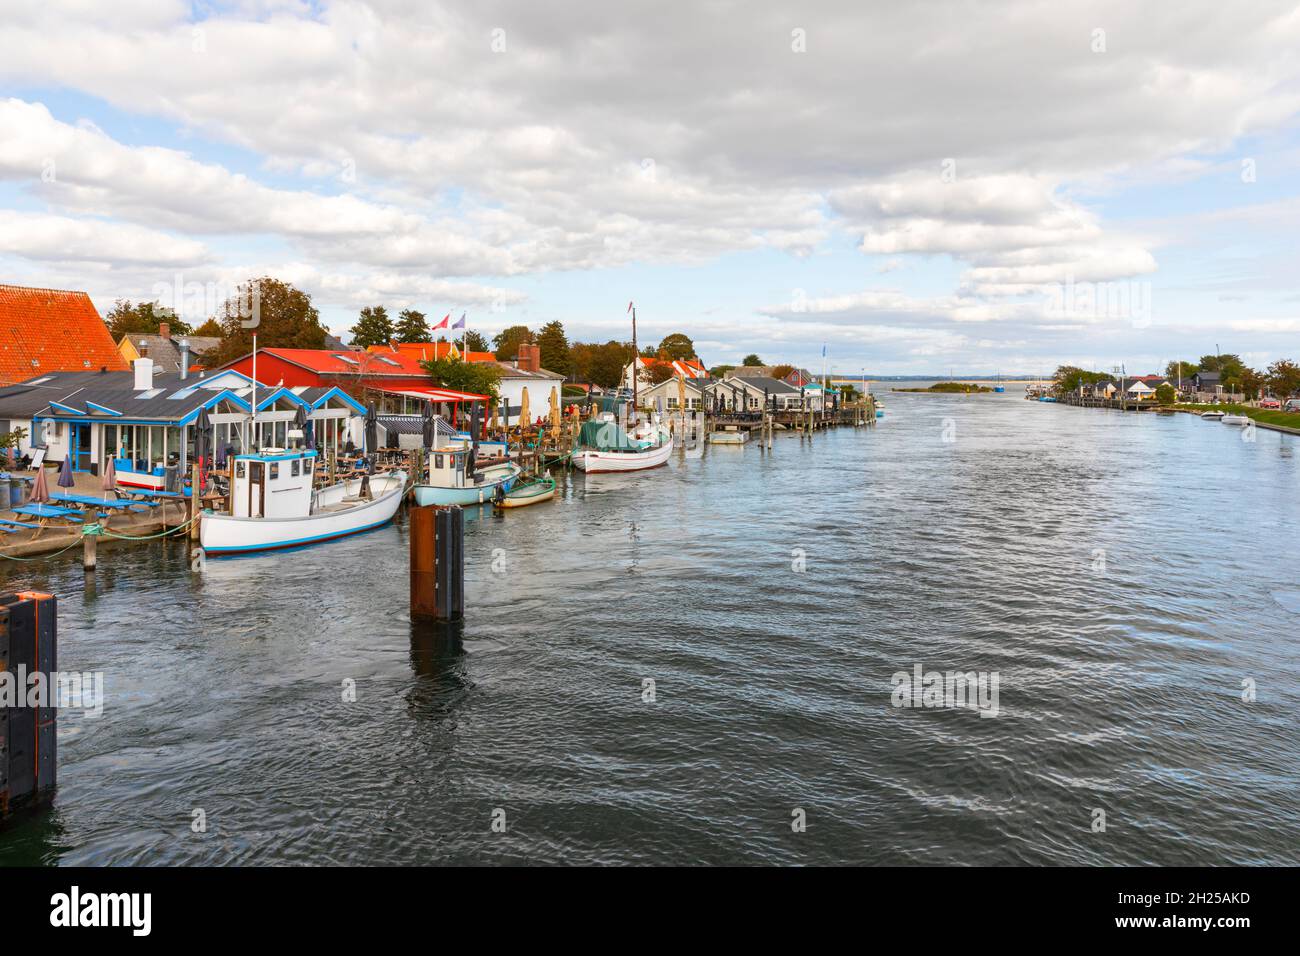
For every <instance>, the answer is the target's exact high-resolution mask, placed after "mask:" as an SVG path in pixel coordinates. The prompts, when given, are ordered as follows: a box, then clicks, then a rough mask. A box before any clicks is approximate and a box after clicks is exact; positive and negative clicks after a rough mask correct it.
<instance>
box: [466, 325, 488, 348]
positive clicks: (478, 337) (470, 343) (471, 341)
mask: <svg viewBox="0 0 1300 956" xmlns="http://www.w3.org/2000/svg"><path fill="white" fill-rule="evenodd" d="M465 351H467V352H491V351H492V345H491V343H490V342H488V340H487V337H486V336H484V335H483V333H482V332H475V331H474V330H473V329H469V330H468V331H466V332H465Z"/></svg>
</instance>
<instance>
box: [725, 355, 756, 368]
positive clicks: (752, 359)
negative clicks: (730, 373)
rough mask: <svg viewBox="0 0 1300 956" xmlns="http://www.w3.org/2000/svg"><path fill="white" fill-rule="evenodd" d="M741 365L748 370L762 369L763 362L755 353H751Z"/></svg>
mask: <svg viewBox="0 0 1300 956" xmlns="http://www.w3.org/2000/svg"><path fill="white" fill-rule="evenodd" d="M740 364H741V365H744V366H747V367H748V368H762V367H763V360H762V359H761V358H759V357H758V356H757V355H755V354H754V353H753V352H750V353H749V354H748V355H746V356H745V357H744V359H742V360H741V363H740ZM734 367H735V366H732V368H734Z"/></svg>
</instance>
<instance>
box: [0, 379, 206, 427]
mask: <svg viewBox="0 0 1300 956" xmlns="http://www.w3.org/2000/svg"><path fill="white" fill-rule="evenodd" d="M203 382H204V380H203V379H202V378H199V377H198V376H196V375H191V376H190V377H189V378H187V379H185V380H184V381H182V380H181V378H180V376H179V375H177V374H175V373H171V372H157V371H155V372H154V376H153V389H151V390H150V391H149V392H148V393H145V392H138V391H136V389H135V373H134V372H51V373H49V374H48V375H41V376H38V377H37V378H34V379H29V380H28V381H26V382H23V383H22V384H20V385H10V386H7V387H6V388H3V389H0V418H9V419H14V418H32V417H34V416H37V415H39V416H41V417H42V418H85V417H87V414H89V413H90V410H89V409H88V408H87V407H86V402H87V401H91V402H94V403H95V404H97V405H101V406H103V407H105V408H111V409H113V410H114V411H117V412H121V413H122V414H121V417H122V418H124V419H141V418H143V419H151V420H157V421H160V422H161V421H175V420H177V419H181V418H184V417H185V416H186V415H188V414H189V413H190V412H192V411H194V409H196V408H198V407H199V406H200V405H202V404H203V403H204V401H206V400H207V399H209V398H211V397H212V395H213V394H214V392H213V391H212V390H211V389H205V388H202V387H201V386H202V384H203ZM187 391H189V392H190V394H187V395H184V394H183V395H182V397H179V398H173V397H172V396H174V395H177V394H178V393H185V392H187ZM155 393H156V394H155ZM145 394H149V395H150V396H151V397H149V398H144V397H142V396H143V395H145ZM51 402H59V403H61V404H64V405H67V406H68V407H70V408H75V409H79V410H81V411H82V412H83V413H86V414H81V415H73V414H70V413H68V412H62V411H60V410H58V409H56V408H54V407H53V406H52V405H51V404H50V403H51ZM94 417H95V418H97V419H100V420H102V421H105V422H107V423H110V424H111V423H112V421H113V419H114V417H115V416H112V415H104V414H99V415H94Z"/></svg>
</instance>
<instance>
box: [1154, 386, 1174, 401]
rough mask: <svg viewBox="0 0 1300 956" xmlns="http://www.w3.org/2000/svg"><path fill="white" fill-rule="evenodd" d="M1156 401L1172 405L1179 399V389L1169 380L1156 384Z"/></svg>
mask: <svg viewBox="0 0 1300 956" xmlns="http://www.w3.org/2000/svg"><path fill="white" fill-rule="evenodd" d="M1156 401H1157V402H1159V403H1160V404H1161V405H1172V404H1173V403H1174V402H1176V401H1178V391H1177V389H1175V388H1174V387H1173V386H1172V385H1170V384H1169V383H1168V382H1161V383H1160V384H1159V385H1157V386H1156Z"/></svg>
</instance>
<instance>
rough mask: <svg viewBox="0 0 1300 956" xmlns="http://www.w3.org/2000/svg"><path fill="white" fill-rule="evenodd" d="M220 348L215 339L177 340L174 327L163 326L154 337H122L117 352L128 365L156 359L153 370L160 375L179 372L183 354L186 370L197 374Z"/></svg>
mask: <svg viewBox="0 0 1300 956" xmlns="http://www.w3.org/2000/svg"><path fill="white" fill-rule="evenodd" d="M219 344H221V339H219V338H217V337H216V336H214V335H182V336H181V337H180V338H179V339H174V338H172V335H171V326H170V325H169V324H168V323H166V322H161V323H159V325H158V332H157V334H155V335H142V334H140V333H133V334H127V335H124V336H122V338H121V341H119V342H118V343H117V350H118V351H119V352H121V353H122V358H124V359H126V361H127V363H128V364H130V363H132V362H134V361H135V360H136V359H138V358H148V359H153V364H154V368H156V369H158V370H159V371H161V372H179V371H180V370H181V354H182V353H185V355H186V356H187V363H188V364H187V365H186V368H187V369H188V370H189V371H195V370H197V369H199V368H202V367H203V353H204V352H207V351H208V350H209V349H211V348H213V347H214V346H217V345H219Z"/></svg>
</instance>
